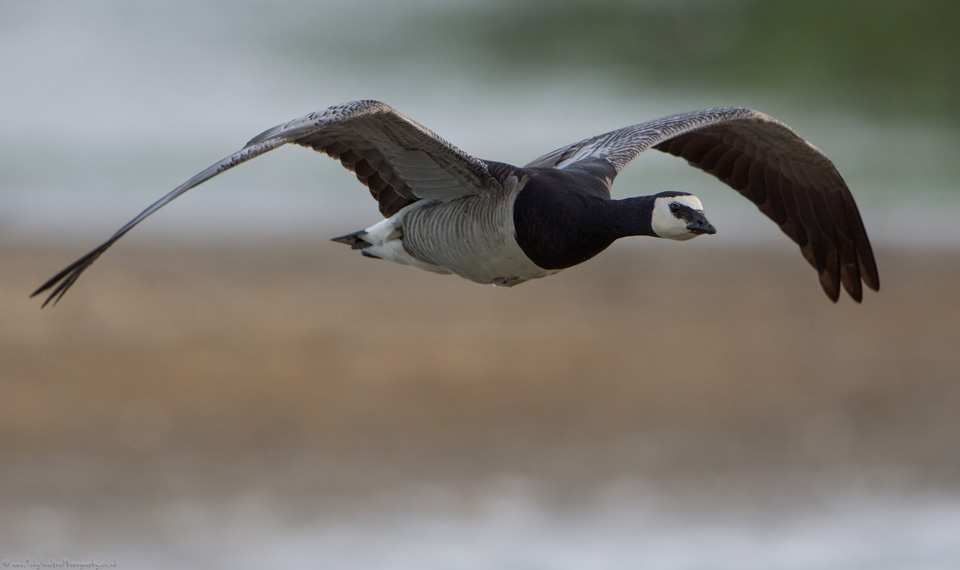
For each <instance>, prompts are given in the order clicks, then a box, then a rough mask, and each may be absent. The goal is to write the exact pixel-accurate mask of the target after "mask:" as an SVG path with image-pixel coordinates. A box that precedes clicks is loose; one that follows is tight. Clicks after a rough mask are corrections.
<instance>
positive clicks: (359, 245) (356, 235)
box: [330, 230, 373, 249]
mask: <svg viewBox="0 0 960 570" xmlns="http://www.w3.org/2000/svg"><path fill="white" fill-rule="evenodd" d="M365 237H367V230H360V231H358V232H353V233H352V234H347V235H345V236H340V237H335V238H333V239H331V240H330V241H335V242H337V243H345V244H347V245H349V246H350V249H366V248H368V247H370V246H371V245H373V244H372V243H370V242H368V241H367V240H365V239H363V238H365Z"/></svg>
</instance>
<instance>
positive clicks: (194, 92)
mask: <svg viewBox="0 0 960 570" xmlns="http://www.w3.org/2000/svg"><path fill="white" fill-rule="evenodd" d="M654 5H656V4H655V3H654ZM483 6H484V5H481V4H476V3H471V2H467V1H466V0H464V1H461V2H455V3H438V2H433V1H431V0H419V1H416V2H406V3H403V4H402V5H400V4H396V3H390V2H386V1H383V0H379V1H367V2H356V3H340V2H329V3H321V4H315V5H311V6H309V7H307V6H284V5H281V4H274V3H267V4H257V3H252V2H251V3H245V2H240V3H227V2H209V3H203V4H194V3H189V2H172V3H166V4H163V5H162V6H161V5H144V4H133V5H131V4H127V3H122V2H118V1H110V0H101V1H99V2H92V3H80V4H78V3H73V2H46V3H42V4H38V3H33V4H29V3H5V4H4V5H3V6H2V7H0V10H2V16H3V17H2V23H0V26H2V35H0V69H3V72H4V76H5V84H6V85H7V88H6V89H4V90H3V91H2V93H0V108H2V109H3V110H4V111H3V115H4V117H3V122H4V128H3V130H2V132H0V144H2V147H3V149H4V152H3V153H2V155H0V185H2V190H0V236H4V238H5V239H18V240H20V239H31V240H37V239H44V240H49V241H59V240H62V238H63V237H67V236H78V235H82V236H84V238H85V239H95V238H97V237H100V236H105V235H107V234H109V233H111V232H112V231H113V230H115V229H116V228H117V227H119V226H120V225H121V224H122V223H123V222H125V221H126V220H128V219H129V218H131V217H132V216H133V215H134V214H136V213H137V212H139V211H140V210H141V209H142V208H143V207H145V206H146V205H147V204H149V203H151V202H152V201H153V200H155V199H156V198H158V197H159V196H161V195H162V194H164V193H165V192H167V191H168V190H169V189H171V188H172V187H174V186H176V185H177V184H179V183H180V182H182V181H183V180H185V179H186V178H188V177H189V176H191V175H192V174H194V173H195V172H197V171H198V170H200V169H202V168H204V167H206V166H207V165H209V164H211V163H213V162H214V161H216V160H218V159H219V158H221V157H223V156H225V155H227V154H229V153H231V152H233V151H234V150H236V149H237V148H239V147H240V146H241V145H242V144H243V142H245V141H246V140H247V139H248V138H250V137H251V136H253V135H254V134H256V133H259V132H260V131H262V130H263V129H265V128H267V127H269V126H272V125H274V124H278V123H281V122H284V121H286V120H288V119H291V118H293V117H296V116H300V115H302V114H305V113H307V112H310V111H312V110H315V109H319V108H323V107H326V106H328V105H331V104H337V103H341V102H344V101H349V100H353V99H358V98H378V99H381V100H384V101H386V102H388V103H390V104H391V105H393V106H394V107H396V108H398V109H400V110H401V111H402V112H404V113H406V114H407V115H409V116H412V117H414V118H415V119H417V120H419V121H421V122H423V123H424V124H426V125H428V126H429V127H431V128H433V129H434V130H436V131H437V132H439V133H441V135H443V136H444V137H446V138H447V139H448V140H450V141H452V142H454V143H455V144H457V145H458V146H460V147H461V148H463V149H465V150H467V151H468V152H471V153H472V154H475V155H478V156H481V157H484V158H490V159H495V160H502V161H507V162H513V163H524V162H526V161H527V160H529V159H531V158H533V157H535V156H538V155H540V154H542V153H544V152H546V151H548V150H550V149H553V148H556V147H558V146H561V145H563V144H567V143H569V142H573V141H575V140H579V139H580V138H582V137H585V136H590V135H592V134H596V133H597V132H602V131H604V130H608V129H612V128H616V127H619V126H622V125H624V124H628V123H633V122H639V121H643V120H647V119H651V118H654V117H657V116H661V115H664V114H667V113H671V112H678V111H683V110H689V109H694V108H704V107H710V106H720V105H747V106H752V107H755V108H759V109H761V110H764V111H767V112H769V113H771V114H773V115H775V116H777V117H779V118H781V119H782V120H785V121H786V122H788V123H789V124H791V125H793V126H794V127H795V128H796V129H797V130H798V131H799V132H800V133H801V134H803V135H805V136H806V137H808V138H809V139H811V140H812V142H814V144H816V145H817V146H819V147H820V148H822V149H823V150H824V151H825V152H827V154H828V155H829V156H831V157H832V158H833V159H834V160H835V162H836V163H837V164H838V166H839V167H840V169H841V171H842V172H843V173H844V174H845V176H846V177H847V179H848V182H849V184H850V186H851V188H852V189H853V191H854V194H855V195H856V197H857V199H858V202H859V203H860V204H861V206H862V209H863V214H864V218H865V219H866V222H867V227H868V229H869V231H870V233H871V236H872V237H873V238H874V239H875V240H876V241H878V242H880V243H887V244H892V245H901V244H903V245H907V246H915V245H921V246H927V245H930V244H940V245H948V246H950V247H953V246H956V245H957V244H958V243H960V228H958V227H957V226H956V224H953V223H951V221H952V220H953V219H954V218H955V217H956V214H957V213H958V209H960V192H957V189H956V184H955V180H956V176H957V175H958V174H960V172H958V169H960V166H958V165H957V163H956V161H955V156H956V155H957V154H958V151H960V137H958V135H957V130H956V129H955V128H954V127H952V126H951V125H950V124H942V125H934V124H930V123H925V122H920V121H919V120H915V119H910V118H909V117H907V118H902V117H885V116H870V117H868V118H864V115H863V114H858V113H854V110H855V109H852V108H849V107H845V106H844V105H842V104H839V103H837V102H836V101H835V100H832V99H825V100H824V101H823V104H818V103H816V102H811V101H810V99H809V98H807V97H803V96H800V94H799V93H792V94H788V95H784V94H783V93H779V92H775V91H772V92H764V91H759V90H751V91H749V92H746V91H743V90H739V89H737V87H736V85H735V84H734V85H728V86H720V87H714V88H711V89H676V88H671V87H670V86H662V85H660V84H657V83H656V82H644V81H640V82H639V83H636V82H635V83H629V84H625V83H623V82H620V81H617V78H616V77H615V76H614V77H611V76H610V75H609V70H604V72H601V71H600V70H597V69H592V68H591V66H590V65H589V64H584V63H582V62H581V63H570V64H569V65H565V64H564V62H563V61H544V62H542V65H532V66H529V67H527V68H520V69H521V70H522V71H523V72H522V73H519V72H517V71H516V70H515V69H500V68H498V67H497V66H496V63H495V62H494V61H491V60H490V58H489V57H488V56H487V55H485V54H484V53H483V52H478V51H477V50H476V49H475V46H472V45H470V44H466V43H464V42H463V41H460V40H459V39H458V38H457V37H450V35H449V34H448V33H444V30H440V29H428V30H424V24H423V22H424V21H427V22H429V21H430V19H431V18H433V19H437V18H447V19H452V20H454V21H455V20H456V18H457V17H458V14H462V18H463V19H468V18H471V17H475V15H476V14H477V13H483V12H484V10H488V11H489V10H498V9H501V8H502V7H499V8H498V6H497V5H496V4H490V5H489V7H487V8H483ZM571 49H576V48H575V47H574V48H571ZM815 93H816V89H815V86H814V88H813V89H812V90H811V95H815ZM831 101H832V102H834V104H833V106H826V105H828V104H829V103H830V102H831ZM650 154H651V156H644V157H642V159H641V160H640V161H638V162H637V163H635V164H634V165H633V166H631V168H629V169H627V170H626V171H625V172H624V174H623V175H622V176H621V178H620V179H619V180H618V185H617V188H616V191H617V193H618V195H620V196H626V195H631V194H638V193H653V192H656V191H659V190H661V189H676V188H682V189H685V190H690V191H693V192H696V193H698V194H700V195H701V197H702V198H703V199H704V201H705V203H706V204H707V206H708V208H709V209H710V211H711V219H712V220H713V221H714V223H715V225H717V226H718V227H719V228H721V229H722V230H723V233H724V238H725V241H726V242H727V243H738V242H742V241H743V240H748V239H758V238H760V239H766V238H770V239H775V240H776V239H781V238H779V236H778V233H777V231H776V229H775V228H774V227H773V225H772V224H770V223H769V221H767V220H766V219H764V218H763V217H762V216H759V215H757V214H756V211H755V210H754V209H753V207H752V206H751V205H750V204H748V203H746V202H745V201H744V200H742V199H741V198H739V197H738V196H736V195H735V194H734V193H733V192H730V191H729V190H728V189H726V188H725V187H724V186H722V185H720V184H718V183H717V182H716V181H715V180H712V179H711V178H710V177H708V176H704V175H703V174H701V173H699V172H695V171H693V170H692V169H690V168H688V167H686V166H685V165H683V163H682V162H681V161H677V160H676V159H674V158H672V157H666V156H661V155H659V153H650ZM652 155H657V156H652ZM180 202H182V203H177V204H174V205H172V206H170V207H169V208H168V211H165V212H163V213H162V214H160V215H158V216H156V218H155V219H151V220H150V222H149V223H148V224H145V225H144V226H143V228H138V230H137V231H136V232H134V234H132V236H131V237H132V239H143V240H148V239H149V240H154V239H157V238H158V237H159V236H161V235H163V236H167V237H171V236H180V235H186V236H188V237H190V236H198V235H211V236H231V237H239V236H242V235H253V236H255V237H263V236H269V235H285V234H289V233H291V232H310V233H316V234H318V235H324V236H326V235H336V234H337V232H340V231H342V230H352V229H356V228H358V227H365V226H366V225H368V224H369V223H371V222H372V221H375V219H376V217H377V216H376V213H375V210H374V209H373V204H372V202H371V201H370V199H369V198H368V197H367V196H366V192H365V190H364V189H363V188H362V187H361V186H359V185H358V184H357V183H356V181H355V180H354V179H353V177H352V175H351V174H350V173H348V172H346V171H344V170H343V169H342V168H340V167H339V165H337V164H336V163H334V162H333V161H330V160H329V159H327V158H325V157H318V156H314V155H313V153H311V152H309V151H306V150H303V149H299V148H285V149H280V150H279V151H277V152H274V153H271V154H269V155H266V156H264V157H261V158H258V159H257V161H255V162H253V163H250V164H247V165H244V166H242V167H241V168H240V169H238V170H237V171H234V172H231V173H228V174H227V175H224V176H223V177H221V178H220V179H217V180H214V181H211V182H209V183H208V184H206V185H205V187H203V188H202V189H199V190H195V191H193V192H191V193H190V195H189V196H188V197H185V198H182V199H181V200H180ZM128 239H130V238H128ZM190 239H193V237H190Z"/></svg>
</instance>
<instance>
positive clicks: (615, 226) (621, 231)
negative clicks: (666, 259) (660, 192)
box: [595, 196, 659, 240]
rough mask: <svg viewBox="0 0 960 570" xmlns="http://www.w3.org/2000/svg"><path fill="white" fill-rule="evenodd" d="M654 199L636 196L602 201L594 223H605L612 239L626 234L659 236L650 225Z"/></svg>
mask: <svg viewBox="0 0 960 570" xmlns="http://www.w3.org/2000/svg"><path fill="white" fill-rule="evenodd" d="M656 199H657V197H656V196H637V197H635V198H626V199H623V200H607V201H605V202H604V203H603V213H602V214H601V215H600V219H599V220H597V221H596V222H595V223H597V224H598V225H605V229H606V231H607V232H608V235H609V236H610V237H611V238H612V239H613V240H616V239H620V238H622V237H627V236H652V237H659V236H658V235H657V234H656V232H654V231H653V227H652V226H651V225H650V223H651V220H652V218H653V205H654V202H656Z"/></svg>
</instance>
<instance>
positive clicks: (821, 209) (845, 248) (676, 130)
mask: <svg viewBox="0 0 960 570" xmlns="http://www.w3.org/2000/svg"><path fill="white" fill-rule="evenodd" d="M651 147H652V148H655V149H657V150H659V151H662V152H666V153H669V154H672V155H674V156H679V157H682V158H685V159H686V160H687V162H688V163H689V164H690V165H691V166H694V167H696V168H699V169H701V170H703V171H704V172H707V173H709V174H712V175H714V176H716V177H717V178H719V179H720V180H721V181H723V182H724V183H725V184H727V185H729V186H730V187H732V188H733V189H734V190H736V191H737V192H739V193H740V194H742V195H743V196H745V197H746V198H748V199H749V200H750V201H751V202H753V203H754V204H756V205H757V207H758V208H759V209H760V211H761V212H763V213H764V214H765V215H766V216H767V217H769V218H770V219H772V220H773V221H774V222H776V223H777V225H778V226H780V229H781V230H783V232H784V233H785V234H787V235H788V236H789V237H790V239H792V240H793V241H794V242H796V243H797V245H799V246H800V251H801V252H802V253H803V257H804V258H805V259H806V260H807V261H808V262H809V263H810V264H811V265H812V266H813V267H814V268H815V269H816V270H817V273H818V274H819V276H820V285H821V286H822V287H823V290H824V292H825V293H826V294H827V296H828V297H830V299H831V300H833V301H836V300H837V299H838V298H839V296H840V284H841V283H842V284H843V287H844V289H846V290H847V292H848V293H849V294H850V296H851V297H853V299H855V300H856V301H858V302H859V301H860V300H861V299H862V297H863V288H862V286H861V281H862V282H863V283H865V284H866V285H867V286H868V287H870V288H871V289H873V290H875V291H876V290H879V288H880V278H879V274H878V272H877V263H876V260H875V259H874V257H873V250H872V248H871V247H870V240H869V239H868V238H867V232H866V230H865V229H864V227H863V221H862V220H861V219H860V212H859V211H858V210H857V205H856V203H855V202H854V200H853V196H852V195H851V194H850V190H849V189H848V188H847V185H846V183H845V182H844V181H843V178H842V177H841V176H840V173H839V172H838V171H837V169H836V167H835V166H834V165H833V163H832V162H830V159H828V158H827V157H826V156H825V155H824V154H823V153H822V152H820V150H819V149H817V148H816V147H814V146H813V145H811V144H810V143H808V142H807V141H805V140H804V139H803V138H801V137H800V136H799V135H797V133H795V132H794V131H793V130H792V129H791V128H790V127H788V126H787V125H785V124H783V123H781V122H780V121H778V120H776V119H774V118H773V117H770V116H769V115H766V114H764V113H761V112H759V111H754V110H752V109H744V108H721V109H708V110H704V111H693V112H690V113H682V114H679V115H672V116H669V117H665V118H663V119H658V120H656V121H650V122H648V123H641V124H639V125H633V126H630V127H626V128H623V129H619V130H616V131H611V132H609V133H605V134H602V135H598V136H596V137H593V138H589V139H586V140H584V141H581V142H578V143H575V144H572V145H570V146H567V147H564V148H561V149H558V150H555V151H553V152H551V153H550V154H547V155H544V156H543V157H540V158H538V159H537V160H534V161H533V162H532V163H530V164H529V165H527V166H545V167H551V166H552V167H555V168H563V167H565V166H569V165H571V164H574V163H576V162H579V161H581V160H584V159H586V158H602V159H605V160H607V161H609V162H610V163H611V164H612V165H613V166H614V168H615V169H616V170H617V172H620V171H621V170H623V168H624V167H625V166H626V165H627V164H628V163H629V162H630V161H631V160H633V159H634V158H636V157H637V156H638V155H639V154H640V153H642V152H643V151H645V150H647V149H648V148H651Z"/></svg>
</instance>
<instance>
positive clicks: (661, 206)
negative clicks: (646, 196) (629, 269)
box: [650, 194, 703, 241]
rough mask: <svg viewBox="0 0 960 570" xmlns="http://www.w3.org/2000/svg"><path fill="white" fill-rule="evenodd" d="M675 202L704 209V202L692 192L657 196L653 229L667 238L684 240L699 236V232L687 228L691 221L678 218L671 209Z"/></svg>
mask: <svg viewBox="0 0 960 570" xmlns="http://www.w3.org/2000/svg"><path fill="white" fill-rule="evenodd" d="M674 202H676V203H678V204H681V205H683V206H687V207H689V208H691V209H692V210H694V211H697V212H702V211H703V204H701V203H700V199H699V198H697V197H696V196H693V195H691V194H686V195H683V196H670V197H666V196H664V197H660V198H657V200H656V202H654V204H653V217H652V218H651V219H650V226H651V227H652V228H653V231H654V232H656V234H657V235H658V236H660V237H662V238H666V239H675V240H681V241H683V240H688V239H692V238H695V237H697V234H695V233H693V232H691V231H690V230H688V229H687V225H688V223H689V222H687V221H686V220H684V219H683V218H678V217H677V216H675V215H674V214H673V212H671V211H670V204H672V203H674Z"/></svg>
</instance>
